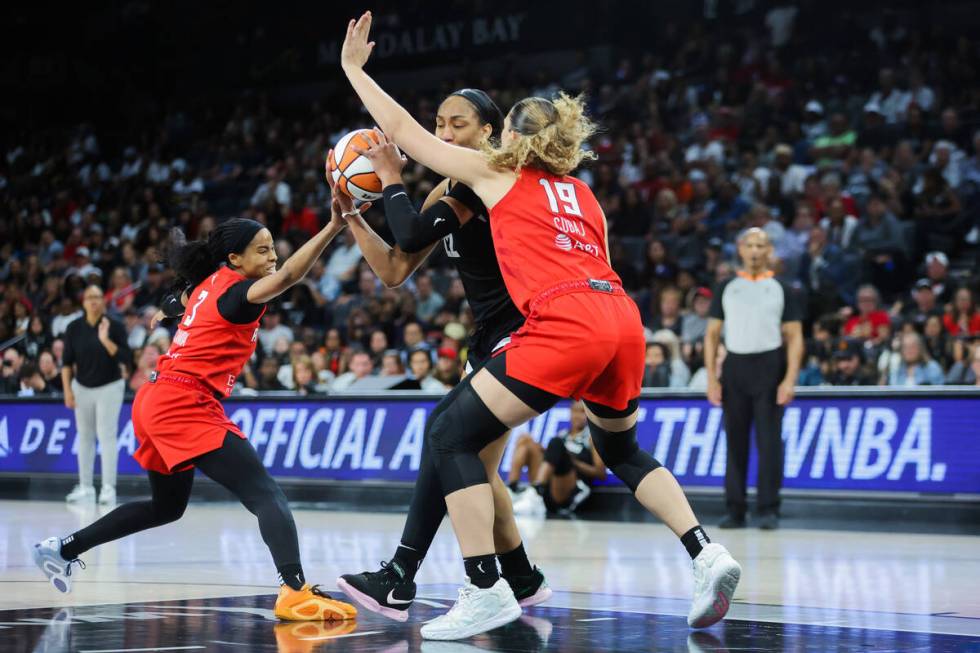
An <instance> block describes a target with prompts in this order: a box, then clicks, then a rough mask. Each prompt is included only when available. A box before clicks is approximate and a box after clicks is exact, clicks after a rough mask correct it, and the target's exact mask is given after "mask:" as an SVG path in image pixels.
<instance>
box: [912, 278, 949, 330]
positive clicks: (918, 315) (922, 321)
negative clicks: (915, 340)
mask: <svg viewBox="0 0 980 653" xmlns="http://www.w3.org/2000/svg"><path fill="white" fill-rule="evenodd" d="M912 300H913V302H914V303H913V305H912V306H910V307H909V309H908V310H907V311H905V313H904V317H905V319H906V321H909V322H911V323H912V324H914V325H915V327H916V329H917V330H922V329H924V328H925V325H926V320H928V319H929V318H930V317H933V316H938V317H940V318H942V317H943V309H941V308H940V307H939V306H937V305H936V293H935V291H933V286H932V283H931V282H930V281H929V280H928V279H919V280H918V281H916V282H915V287H914V288H913V289H912Z"/></svg>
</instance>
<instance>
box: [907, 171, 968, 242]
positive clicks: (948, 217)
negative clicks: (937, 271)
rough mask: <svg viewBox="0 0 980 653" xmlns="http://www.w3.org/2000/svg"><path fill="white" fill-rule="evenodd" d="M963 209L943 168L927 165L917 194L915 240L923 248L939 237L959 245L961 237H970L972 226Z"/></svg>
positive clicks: (943, 240)
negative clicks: (940, 169) (967, 235)
mask: <svg viewBox="0 0 980 653" xmlns="http://www.w3.org/2000/svg"><path fill="white" fill-rule="evenodd" d="M961 210H962V206H961V205H960V199H959V197H958V196H957V195H956V193H955V191H953V189H952V188H950V186H949V182H948V181H946V180H945V179H944V178H943V176H942V173H941V172H940V171H939V169H938V168H934V167H933V168H926V170H925V172H923V174H922V181H921V183H920V184H918V185H917V190H916V193H915V213H914V217H915V240H916V243H917V244H918V246H919V248H920V250H921V249H924V248H928V247H932V246H933V243H935V242H937V241H938V240H941V241H942V242H943V244H944V245H946V246H948V247H950V248H956V247H957V246H958V243H957V240H958V239H961V238H963V237H964V236H966V234H967V231H969V228H968V227H969V226H970V225H969V224H968V222H967V221H966V220H964V219H963V218H962V216H961V215H960V211H961ZM954 253H955V252H954Z"/></svg>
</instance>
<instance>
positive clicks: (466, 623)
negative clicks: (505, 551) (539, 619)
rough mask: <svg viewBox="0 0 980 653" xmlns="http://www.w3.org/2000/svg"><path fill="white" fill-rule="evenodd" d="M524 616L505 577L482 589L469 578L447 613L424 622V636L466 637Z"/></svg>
mask: <svg viewBox="0 0 980 653" xmlns="http://www.w3.org/2000/svg"><path fill="white" fill-rule="evenodd" d="M520 616H521V606H519V605H518V604H517V599H515V598H514V592H513V591H512V590H511V589H510V585H508V584H507V581H506V580H504V579H503V578H501V579H499V580H498V581H497V582H496V583H494V585H493V587H489V588H487V589H480V588H478V587H477V586H475V585H473V584H472V583H470V579H469V578H467V579H466V584H465V585H463V587H461V588H460V590H459V598H458V599H457V600H456V603H455V604H454V605H453V607H451V608H450V609H449V612H447V613H446V614H444V615H441V616H439V617H436V618H435V619H433V620H432V621H428V622H426V623H425V624H423V625H422V637H423V638H424V639H439V640H453V639H465V638H467V637H472V636H473V635H479V634H480V633H485V632H487V631H488V630H493V629H494V628H499V627H501V626H504V625H506V624H509V623H510V622H512V621H514V620H515V619H517V618H518V617H520Z"/></svg>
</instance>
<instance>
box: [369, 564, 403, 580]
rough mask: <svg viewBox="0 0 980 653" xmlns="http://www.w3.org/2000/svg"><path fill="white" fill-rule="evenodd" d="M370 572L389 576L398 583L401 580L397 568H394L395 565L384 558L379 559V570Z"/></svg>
mask: <svg viewBox="0 0 980 653" xmlns="http://www.w3.org/2000/svg"><path fill="white" fill-rule="evenodd" d="M371 573H372V575H375V576H390V577H391V579H392V580H393V581H394V582H396V583H400V582H401V581H402V580H403V579H402V576H401V574H399V573H398V570H397V569H396V568H395V565H393V564H392V563H391V562H387V561H385V560H382V561H381V571H374V572H371Z"/></svg>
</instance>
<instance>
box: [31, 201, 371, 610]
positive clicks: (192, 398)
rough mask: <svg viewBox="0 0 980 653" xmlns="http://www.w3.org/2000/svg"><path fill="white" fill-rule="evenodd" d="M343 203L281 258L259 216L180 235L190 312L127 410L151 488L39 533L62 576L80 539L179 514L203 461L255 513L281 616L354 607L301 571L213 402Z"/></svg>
mask: <svg viewBox="0 0 980 653" xmlns="http://www.w3.org/2000/svg"><path fill="white" fill-rule="evenodd" d="M340 213H341V211H340V206H339V204H338V203H337V202H336V201H334V202H333V204H332V206H331V220H330V223H329V224H328V225H327V226H326V227H324V228H323V229H322V230H321V231H320V232H319V233H318V234H317V235H316V236H314V237H313V238H312V239H311V240H309V241H307V242H306V243H305V244H304V245H303V246H302V247H300V248H299V249H298V250H297V251H296V253H295V254H294V255H293V256H291V257H290V258H289V259H288V260H287V261H286V262H285V263H284V264H283V265H282V267H281V268H279V269H278V270H277V269H276V251H275V247H274V246H273V240H272V234H271V233H269V230H268V229H266V228H265V227H264V226H263V225H262V224H260V223H258V222H256V221H254V220H247V219H243V218H234V219H231V220H228V221H226V222H223V223H222V224H220V225H218V227H217V228H216V229H215V230H214V231H213V232H211V234H210V235H209V236H208V239H207V241H203V240H200V241H194V242H191V243H184V244H183V246H182V247H179V248H178V249H177V250H176V252H175V254H174V256H173V259H174V267H175V269H176V272H177V274H178V275H179V276H180V277H181V278H182V279H184V280H186V281H187V282H188V284H189V286H190V287H191V288H192V289H191V290H189V291H188V292H187V293H186V295H185V299H184V301H183V302H171V304H173V305H177V306H179V307H180V308H179V309H176V310H174V311H173V314H172V315H171V316H172V317H173V316H176V315H177V314H178V313H180V312H183V313H184V314H183V319H181V321H180V325H179V328H178V330H177V333H176V335H174V339H173V344H172V345H171V347H170V350H169V351H168V352H167V353H166V354H164V355H162V356H161V357H160V359H159V361H158V362H157V371H156V372H155V373H154V374H153V375H151V378H150V382H149V383H147V384H145V385H144V386H142V387H141V388H140V389H139V392H137V393H136V399H135V400H134V401H133V411H132V417H133V429H134V430H135V432H136V437H137V439H138V440H139V443H140V446H139V449H138V450H137V451H136V454H135V458H136V460H137V462H139V464H140V465H141V466H142V467H143V468H144V469H145V470H147V474H148V475H149V479H150V490H151V493H152V497H151V499H150V500H149V501H138V502H133V503H127V504H124V505H122V506H119V507H118V508H116V509H115V510H113V511H112V512H110V513H109V514H107V515H106V516H104V517H102V518H101V519H99V520H98V521H96V522H95V523H93V524H91V525H90V526H87V527H86V528H83V529H82V530H80V531H78V532H76V533H73V534H72V535H69V536H68V537H65V538H57V537H52V538H48V539H47V540H44V541H43V542H40V543H38V544H36V545H35V546H34V560H35V562H36V563H37V564H38V566H39V567H40V568H41V570H42V571H44V573H45V575H47V576H48V579H49V580H50V581H51V583H52V585H54V586H55V588H57V589H58V590H59V591H62V592H68V591H70V590H71V572H72V565H73V564H74V563H79V566H81V567H83V568H84V565H82V564H81V561H80V560H78V556H79V555H81V554H82V553H84V552H85V551H87V550H89V549H91V548H93V547H95V546H98V545H99V544H104V543H105V542H110V541H112V540H116V539H119V538H121V537H124V536H126V535H130V534H132V533H136V532H138V531H142V530H146V529H148V528H153V527H155V526H162V525H163V524H167V523H170V522H173V521H176V520H177V519H179V518H180V517H181V515H183V513H184V509H185V508H186V507H187V501H188V499H189V498H190V493H191V487H192V485H193V483H194V468H195V467H197V468H198V469H200V470H201V471H202V472H204V473H205V474H206V475H207V476H209V477H210V478H212V479H213V480H214V481H217V482H218V483H220V484H221V485H223V486H224V487H226V488H227V489H228V490H230V491H231V492H232V494H234V495H235V496H236V497H238V499H239V500H240V501H241V502H242V504H244V506H245V507H246V508H248V510H249V511H250V512H251V513H252V514H254V515H255V516H256V517H257V518H258V521H259V530H260V531H261V533H262V539H263V540H264V541H265V543H266V545H267V546H268V547H269V551H270V552H271V553H272V558H273V561H274V562H275V565H276V568H277V570H278V572H279V579H280V584H281V587H280V590H279V596H278V598H277V600H276V605H275V615H276V616H277V617H279V618H280V619H284V620H289V621H319V620H345V619H353V618H354V617H355V616H356V614H357V611H356V610H355V609H354V607H353V606H352V605H350V604H348V603H344V602H342V601H337V600H334V599H332V598H330V596H329V595H327V594H325V593H323V592H321V591H320V590H319V588H318V586H315V585H314V586H310V585H308V584H307V583H306V580H305V578H304V576H303V568H302V566H301V564H300V556H299V544H298V541H297V536H296V525H295V523H294V522H293V516H292V513H291V512H290V510H289V505H288V504H287V503H286V497H285V495H284V494H283V492H282V489H280V488H279V486H278V485H277V484H276V482H275V481H274V480H273V479H272V477H271V476H269V473H268V471H266V469H265V466H264V465H263V464H262V461H261V460H259V457H258V455H257V454H256V452H255V449H253V448H252V446H251V445H250V444H249V442H248V440H246V439H245V435H244V434H243V433H242V431H241V430H240V429H239V428H238V426H237V425H236V424H235V423H234V422H232V421H231V420H230V419H228V416H227V415H226V414H225V412H224V409H223V408H222V406H221V404H220V403H219V402H218V399H219V398H222V397H227V396H228V395H229V394H230V393H231V390H232V387H233V386H234V385H235V378H236V377H237V376H238V374H239V373H241V371H242V367H243V366H244V364H245V362H246V361H247V360H248V359H249V358H250V357H251V356H252V353H253V352H254V351H255V345H256V338H257V334H258V328H259V320H260V318H261V317H262V314H263V313H264V312H265V304H266V302H269V301H271V300H272V299H274V298H276V297H278V296H279V295H281V294H282V293H283V292H285V291H286V290H287V289H289V288H290V287H292V286H293V285H294V284H296V283H297V282H298V281H299V280H300V279H302V278H303V277H304V276H306V273H307V272H308V271H309V269H310V267H312V265H313V263H314V261H316V259H317V258H319V256H320V255H321V254H322V253H323V250H324V248H325V247H326V246H327V244H328V243H329V242H330V241H331V240H333V238H334V237H335V236H336V235H337V234H338V233H339V232H340V231H341V230H342V229H343V228H344V225H345V223H344V221H343V219H342V217H341V215H340ZM177 234H178V235H180V234H179V232H177ZM183 303H186V311H182V309H183V305H182V304H183Z"/></svg>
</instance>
